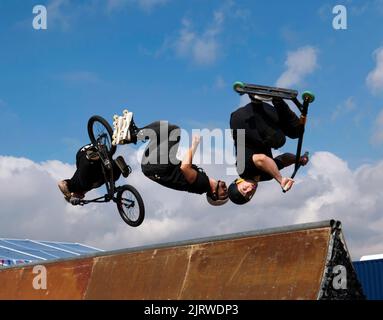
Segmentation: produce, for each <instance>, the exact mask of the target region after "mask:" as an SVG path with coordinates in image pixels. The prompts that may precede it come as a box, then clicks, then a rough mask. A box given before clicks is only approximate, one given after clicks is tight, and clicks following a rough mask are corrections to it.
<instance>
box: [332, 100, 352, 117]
mask: <svg viewBox="0 0 383 320" xmlns="http://www.w3.org/2000/svg"><path fill="white" fill-rule="evenodd" d="M355 109H356V103H355V98H354V97H349V98H347V99H346V101H344V102H343V103H341V104H339V105H338V106H337V107H336V108H335V110H334V112H333V113H332V115H331V120H333V121H335V120H336V119H338V117H339V116H341V115H345V114H347V113H349V112H352V111H354V110H355Z"/></svg>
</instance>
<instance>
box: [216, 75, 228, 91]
mask: <svg viewBox="0 0 383 320" xmlns="http://www.w3.org/2000/svg"><path fill="white" fill-rule="evenodd" d="M226 86H227V84H226V81H225V79H224V78H223V77H222V76H217V77H216V78H215V82H214V87H215V88H217V89H224V88H226Z"/></svg>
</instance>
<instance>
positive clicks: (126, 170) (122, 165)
mask: <svg viewBox="0 0 383 320" xmlns="http://www.w3.org/2000/svg"><path fill="white" fill-rule="evenodd" d="M114 161H115V162H116V165H117V167H118V168H119V169H120V171H121V173H122V176H123V177H124V178H127V177H128V176H129V175H130V173H131V172H132V169H131V168H130V166H128V165H127V164H126V162H125V160H124V158H123V157H122V156H118V157H117V158H116V160H114Z"/></svg>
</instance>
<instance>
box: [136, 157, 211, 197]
mask: <svg viewBox="0 0 383 320" xmlns="http://www.w3.org/2000/svg"><path fill="white" fill-rule="evenodd" d="M141 167H142V172H143V173H144V175H145V176H147V177H148V178H149V179H151V180H153V181H155V182H157V183H159V184H160V185H162V186H164V187H167V188H171V189H174V190H179V191H187V192H190V193H196V194H203V193H206V192H209V191H210V182H209V177H208V176H207V175H206V173H205V172H204V171H203V170H202V169H201V168H199V167H197V166H196V165H192V167H193V169H194V170H196V171H197V178H196V180H195V181H194V182H193V183H192V184H190V183H189V182H188V181H187V180H186V178H185V176H184V174H183V172H182V170H181V163H179V164H167V165H150V164H146V165H142V166H141Z"/></svg>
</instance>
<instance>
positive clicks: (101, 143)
mask: <svg viewBox="0 0 383 320" xmlns="http://www.w3.org/2000/svg"><path fill="white" fill-rule="evenodd" d="M88 135H89V138H90V141H91V143H92V145H93V146H94V147H95V148H96V152H97V153H98V155H99V157H100V161H101V168H102V173H103V176H104V179H105V187H106V194H105V195H104V196H101V197H98V198H95V199H91V200H85V199H76V201H75V203H73V202H72V204H74V205H80V206H83V205H86V204H89V203H102V202H110V201H113V202H115V203H116V205H117V209H118V212H119V214H120V216H121V218H122V220H124V222H125V223H127V224H128V225H130V226H132V227H138V226H139V225H140V224H141V223H142V222H143V221H144V217H145V205H144V201H143V200H142V197H141V195H140V193H139V192H138V191H137V189H136V188H134V187H133V186H131V185H129V184H125V185H122V186H116V184H115V181H114V179H113V161H114V160H113V159H112V157H113V155H114V153H115V152H116V146H114V145H112V136H113V130H112V128H111V126H110V125H109V123H108V122H107V121H106V120H105V119H104V118H103V117H101V116H98V115H95V116H92V117H91V118H90V119H89V121H88ZM128 170H129V172H128V174H129V173H130V172H131V168H130V166H128Z"/></svg>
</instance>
